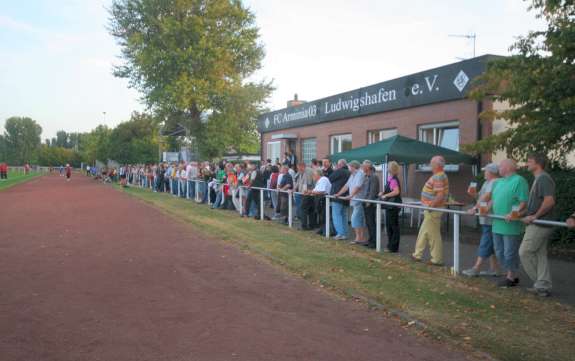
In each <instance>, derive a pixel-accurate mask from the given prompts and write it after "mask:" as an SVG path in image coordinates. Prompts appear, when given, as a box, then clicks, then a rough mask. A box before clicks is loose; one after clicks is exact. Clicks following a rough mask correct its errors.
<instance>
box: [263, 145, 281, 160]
mask: <svg viewBox="0 0 575 361" xmlns="http://www.w3.org/2000/svg"><path fill="white" fill-rule="evenodd" d="M280 154H281V142H268V149H267V152H266V155H267V156H268V158H269V159H271V160H272V162H273V163H275V161H276V160H277V159H280ZM280 160H281V159H280Z"/></svg>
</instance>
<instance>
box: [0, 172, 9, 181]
mask: <svg viewBox="0 0 575 361" xmlns="http://www.w3.org/2000/svg"><path fill="white" fill-rule="evenodd" d="M0 179H8V174H7V173H6V172H0Z"/></svg>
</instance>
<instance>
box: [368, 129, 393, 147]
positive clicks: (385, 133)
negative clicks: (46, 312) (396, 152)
mask: <svg viewBox="0 0 575 361" xmlns="http://www.w3.org/2000/svg"><path fill="white" fill-rule="evenodd" d="M396 135H397V129H395V128H394V129H381V130H370V131H369V132H367V144H372V143H377V142H380V141H382V140H384V139H387V138H391V137H393V136H396Z"/></svg>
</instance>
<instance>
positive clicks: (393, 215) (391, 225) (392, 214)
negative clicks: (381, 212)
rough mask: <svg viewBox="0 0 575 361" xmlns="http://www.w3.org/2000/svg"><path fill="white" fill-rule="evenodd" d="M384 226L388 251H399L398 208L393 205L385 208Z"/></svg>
mask: <svg viewBox="0 0 575 361" xmlns="http://www.w3.org/2000/svg"><path fill="white" fill-rule="evenodd" d="M385 228H386V231H387V249H388V250H389V251H390V252H397V251H399V208H396V207H394V208H392V209H388V210H386V212H385Z"/></svg>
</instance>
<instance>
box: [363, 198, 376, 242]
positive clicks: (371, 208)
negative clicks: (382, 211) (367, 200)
mask: <svg viewBox="0 0 575 361" xmlns="http://www.w3.org/2000/svg"><path fill="white" fill-rule="evenodd" d="M363 211H364V214H365V225H366V226H367V232H368V233H369V238H368V240H367V243H369V245H370V246H373V247H375V245H376V239H377V234H376V232H377V227H376V222H375V216H376V212H377V208H376V206H375V204H364V205H363Z"/></svg>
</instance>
